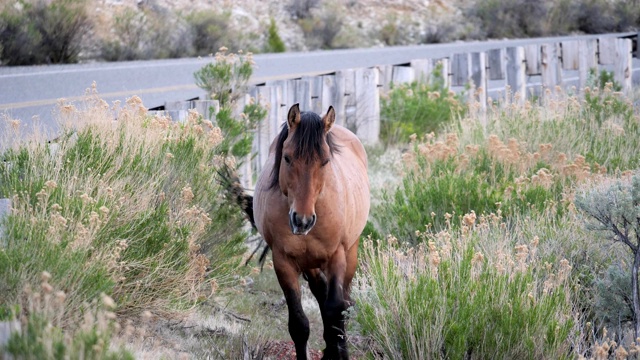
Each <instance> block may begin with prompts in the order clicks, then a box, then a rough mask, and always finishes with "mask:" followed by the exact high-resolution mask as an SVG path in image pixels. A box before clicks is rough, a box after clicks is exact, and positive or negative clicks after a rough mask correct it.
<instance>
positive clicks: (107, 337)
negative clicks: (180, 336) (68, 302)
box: [0, 272, 134, 360]
mask: <svg viewBox="0 0 640 360" xmlns="http://www.w3.org/2000/svg"><path fill="white" fill-rule="evenodd" d="M49 277H50V275H49V274H48V273H46V272H45V273H43V274H42V280H43V281H42V283H41V288H42V290H41V291H37V292H32V291H31V289H26V291H25V294H24V300H23V304H22V308H20V307H18V310H19V311H18V312H17V313H14V314H13V315H14V317H15V318H14V320H13V321H15V322H16V323H18V319H17V318H20V319H21V321H20V322H19V323H20V325H21V326H20V328H19V330H18V331H15V332H13V333H12V334H11V336H10V337H9V339H8V342H7V344H6V345H5V346H4V347H2V346H0V353H3V352H5V353H7V354H9V355H10V356H11V357H13V358H14V359H43V360H48V359H94V360H102V359H105V360H107V359H113V360H116V359H127V360H128V359H131V360H132V359H134V357H133V355H132V354H130V353H129V352H128V351H126V350H125V349H124V348H122V347H121V348H120V349H119V350H117V351H114V350H113V349H112V348H111V347H112V346H111V345H112V342H111V337H112V336H113V335H115V334H116V333H117V332H118V326H119V325H118V324H117V323H116V316H115V314H114V313H113V312H112V310H113V300H112V299H111V298H109V297H108V296H106V295H103V297H102V304H100V305H98V304H97V302H96V301H95V300H93V301H92V302H91V303H90V304H89V303H86V304H85V305H84V306H83V308H82V310H81V311H80V312H79V313H76V314H74V318H75V319H74V320H76V321H77V324H76V325H75V326H77V327H75V328H69V327H68V326H67V327H65V326H64V322H63V318H62V316H61V314H63V313H64V312H65V310H64V308H65V298H66V294H65V293H64V292H62V291H55V292H54V289H53V288H52V287H51V285H50V284H49V283H48V280H49V279H48V278H49ZM20 310H22V314H20ZM114 347H115V346H114Z"/></svg>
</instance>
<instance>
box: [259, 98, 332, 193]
mask: <svg viewBox="0 0 640 360" xmlns="http://www.w3.org/2000/svg"><path fill="white" fill-rule="evenodd" d="M288 136H289V127H288V126H287V124H286V123H285V124H283V125H282V130H281V131H280V134H279V135H278V140H277V143H276V158H275V162H274V164H273V169H272V170H271V182H270V183H269V189H275V188H277V187H278V186H279V184H280V165H281V163H282V145H283V144H284V141H285V140H287V137H288ZM325 140H326V142H327V145H329V151H330V152H331V155H332V156H333V154H335V153H338V152H339V148H338V144H336V142H335V140H334V137H333V134H332V133H331V132H328V133H327V135H326V136H325V132H324V123H323V122H322V119H321V118H320V116H319V115H318V114H316V113H314V112H309V111H303V112H301V113H300V124H298V128H297V129H296V131H295V132H294V133H293V137H292V138H291V141H293V143H294V144H295V145H296V149H297V150H296V153H295V154H294V158H295V159H296V160H302V161H304V162H305V163H310V162H311V161H314V160H316V159H323V158H325V157H326V156H327V154H325V151H324V148H323V147H322V143H323V141H325Z"/></svg>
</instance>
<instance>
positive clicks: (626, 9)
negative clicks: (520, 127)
mask: <svg viewBox="0 0 640 360" xmlns="http://www.w3.org/2000/svg"><path fill="white" fill-rule="evenodd" d="M638 28H640V4H639V3H638V0H631V1H626V0H612V1H609V0H578V1H569V0H544V1H527V0H490V1H484V0H483V1H480V0H433V1H411V0H402V1H395V0H393V1H392V0H364V1H340V0H286V1H274V0H270V1H254V0H240V1H237V0H236V1H228V0H215V1H211V0H193V1H185V0H181V1H166V0H141V1H134V0H124V1H118V0H102V1H88V0H51V1H45V0H10V1H5V2H3V3H2V5H0V63H1V64H5V65H33V64H53V63H74V62H78V61H123V60H137V59H160V58H176V57H189V56H206V55H209V54H212V53H214V52H215V51H217V49H218V48H219V47H221V46H223V45H224V46H227V47H228V48H229V49H231V50H232V51H238V50H241V49H242V50H245V51H251V52H254V53H257V52H281V51H285V50H290V51H305V50H315V49H336V48H352V47H370V46H393V45H409V44H427V43H442V42H451V41H456V40H483V39H496V38H520V37H536V36H550V35H564V34H570V33H589V34H593V33H605V32H620V31H632V30H637V29H638Z"/></svg>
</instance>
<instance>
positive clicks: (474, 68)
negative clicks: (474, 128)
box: [471, 52, 487, 125]
mask: <svg viewBox="0 0 640 360" xmlns="http://www.w3.org/2000/svg"><path fill="white" fill-rule="evenodd" d="M471 80H472V81H473V85H474V86H475V88H476V96H477V99H478V102H479V104H480V110H481V111H482V112H483V113H484V112H486V111H487V53H485V52H475V53H471ZM483 120H484V117H483ZM483 125H486V124H484V123H483Z"/></svg>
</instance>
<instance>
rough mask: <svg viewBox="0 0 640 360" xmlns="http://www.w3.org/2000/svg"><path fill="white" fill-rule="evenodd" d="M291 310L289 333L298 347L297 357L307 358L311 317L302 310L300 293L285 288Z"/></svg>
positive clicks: (301, 359)
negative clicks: (308, 317)
mask: <svg viewBox="0 0 640 360" xmlns="http://www.w3.org/2000/svg"><path fill="white" fill-rule="evenodd" d="M283 291H284V295H285V298H286V299H287V308H288V310H289V335H291V340H293V343H294V345H295V347H296V359H298V360H306V359H307V341H308V340H309V319H307V316H306V315H305V314H304V311H303V310H302V303H301V302H300V293H299V292H296V291H294V290H293V289H289V290H284V289H283Z"/></svg>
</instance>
